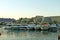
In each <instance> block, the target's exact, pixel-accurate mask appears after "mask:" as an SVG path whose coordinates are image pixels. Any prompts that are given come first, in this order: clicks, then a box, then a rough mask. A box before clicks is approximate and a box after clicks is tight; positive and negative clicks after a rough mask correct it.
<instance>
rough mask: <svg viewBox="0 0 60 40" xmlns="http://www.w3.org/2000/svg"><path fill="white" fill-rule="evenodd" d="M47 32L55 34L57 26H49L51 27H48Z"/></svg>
mask: <svg viewBox="0 0 60 40" xmlns="http://www.w3.org/2000/svg"><path fill="white" fill-rule="evenodd" d="M49 31H51V32H56V31H57V26H56V24H51V25H50V26H49Z"/></svg>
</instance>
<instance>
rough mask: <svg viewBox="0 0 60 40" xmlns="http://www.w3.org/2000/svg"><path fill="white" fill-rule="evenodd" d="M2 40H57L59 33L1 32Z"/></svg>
mask: <svg viewBox="0 0 60 40" xmlns="http://www.w3.org/2000/svg"><path fill="white" fill-rule="evenodd" d="M1 33H2V35H3V36H2V37H1V38H0V39H1V40H3V39H4V40H13V39H14V40H57V34H58V33H57V32H48V31H30V30H27V31H22V30H20V31H18V30H13V31H11V30H8V31H5V30H4V31H3V32H2V31H1Z"/></svg>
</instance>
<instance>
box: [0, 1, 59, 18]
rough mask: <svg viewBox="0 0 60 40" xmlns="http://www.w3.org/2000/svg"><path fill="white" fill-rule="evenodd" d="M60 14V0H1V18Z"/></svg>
mask: <svg viewBox="0 0 60 40" xmlns="http://www.w3.org/2000/svg"><path fill="white" fill-rule="evenodd" d="M34 16H60V0H0V18H15V19H18V18H21V17H23V18H24V17H28V18H29V17H34Z"/></svg>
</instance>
